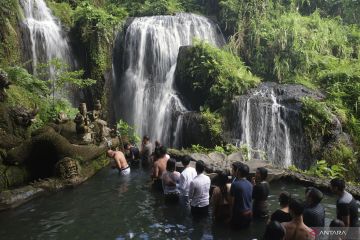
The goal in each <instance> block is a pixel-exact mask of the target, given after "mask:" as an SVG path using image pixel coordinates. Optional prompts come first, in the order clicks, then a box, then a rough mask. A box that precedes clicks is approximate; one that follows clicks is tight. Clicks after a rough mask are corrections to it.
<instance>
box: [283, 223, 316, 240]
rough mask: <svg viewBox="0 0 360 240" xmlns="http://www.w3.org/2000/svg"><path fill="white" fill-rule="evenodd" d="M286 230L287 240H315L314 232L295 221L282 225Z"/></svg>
mask: <svg viewBox="0 0 360 240" xmlns="http://www.w3.org/2000/svg"><path fill="white" fill-rule="evenodd" d="M282 225H283V226H284V228H285V230H286V234H285V240H313V239H315V235H314V234H313V230H312V229H311V228H309V227H307V226H306V225H305V224H304V223H302V222H299V221H297V220H296V219H293V220H292V221H291V222H284V223H282Z"/></svg>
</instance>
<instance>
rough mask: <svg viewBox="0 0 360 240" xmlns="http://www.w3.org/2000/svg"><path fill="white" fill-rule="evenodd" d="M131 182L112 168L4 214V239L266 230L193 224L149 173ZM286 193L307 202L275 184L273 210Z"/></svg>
mask: <svg viewBox="0 0 360 240" xmlns="http://www.w3.org/2000/svg"><path fill="white" fill-rule="evenodd" d="M131 171H132V172H131V175H130V176H127V177H123V176H119V174H118V173H117V172H116V171H114V170H112V169H109V168H105V169H103V170H101V171H100V172H99V173H98V174H97V175H96V176H94V177H93V178H91V179H90V180H89V181H87V182H85V183H84V184H82V185H81V186H79V187H77V188H74V189H68V190H64V191H61V192H58V193H55V194H50V195H48V196H43V197H40V198H37V199H34V200H33V201H31V202H29V203H27V204H25V205H22V206H20V207H18V208H16V209H12V210H8V211H5V212H0V236H1V239H19V240H20V239H119V240H120V239H256V238H260V237H261V235H262V233H263V231H264V228H265V224H264V222H259V221H257V222H254V223H253V224H252V226H251V227H250V228H249V229H247V230H243V231H235V232H234V231H231V230H229V229H228V228H227V227H226V226H219V225H215V224H213V223H212V221H211V217H209V218H207V219H203V220H202V221H200V222H199V221H197V222H196V221H193V219H192V218H191V215H190V213H189V211H187V210H186V209H184V208H183V207H181V206H180V205H166V204H164V201H163V198H162V195H161V194H160V193H158V192H156V191H154V190H152V189H151V187H150V182H149V179H150V178H149V173H148V172H146V171H144V170H142V169H132V170H131ZM283 190H286V191H289V192H291V193H292V194H294V195H295V196H298V197H301V198H303V197H304V190H305V188H304V187H303V186H299V185H295V184H289V183H287V184H286V183H283V182H279V183H273V184H271V195H270V197H269V204H270V209H271V210H272V211H273V210H275V209H277V208H278V203H277V195H278V194H279V192H281V191H283ZM334 203H335V198H334V197H330V196H325V199H324V200H323V204H324V206H325V207H326V216H327V219H326V222H327V224H328V223H329V222H330V221H331V219H332V218H334V216H335V205H334Z"/></svg>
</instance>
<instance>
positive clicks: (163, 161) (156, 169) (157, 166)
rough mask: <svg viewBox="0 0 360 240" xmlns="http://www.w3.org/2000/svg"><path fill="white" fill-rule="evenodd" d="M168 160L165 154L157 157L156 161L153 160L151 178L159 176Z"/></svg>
mask: <svg viewBox="0 0 360 240" xmlns="http://www.w3.org/2000/svg"><path fill="white" fill-rule="evenodd" d="M168 160H169V158H168V156H167V155H164V156H163V157H161V158H159V159H158V160H157V161H156V162H154V169H153V173H152V177H153V178H161V176H162V174H163V172H165V170H166V163H167V161H168Z"/></svg>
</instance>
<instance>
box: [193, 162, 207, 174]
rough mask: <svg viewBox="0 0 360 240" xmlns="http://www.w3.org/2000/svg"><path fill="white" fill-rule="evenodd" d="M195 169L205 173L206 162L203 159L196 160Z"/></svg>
mask: <svg viewBox="0 0 360 240" xmlns="http://www.w3.org/2000/svg"><path fill="white" fill-rule="evenodd" d="M195 169H196V172H197V173H203V172H204V170H205V163H204V161H203V160H198V161H196V164H195Z"/></svg>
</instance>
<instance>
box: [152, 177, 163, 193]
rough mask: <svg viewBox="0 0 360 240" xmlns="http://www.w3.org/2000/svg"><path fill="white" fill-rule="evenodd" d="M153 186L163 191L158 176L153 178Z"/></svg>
mask: <svg viewBox="0 0 360 240" xmlns="http://www.w3.org/2000/svg"><path fill="white" fill-rule="evenodd" d="M153 188H154V189H155V190H157V191H160V192H163V186H162V180H161V179H160V178H157V179H155V180H154V183H153Z"/></svg>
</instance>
